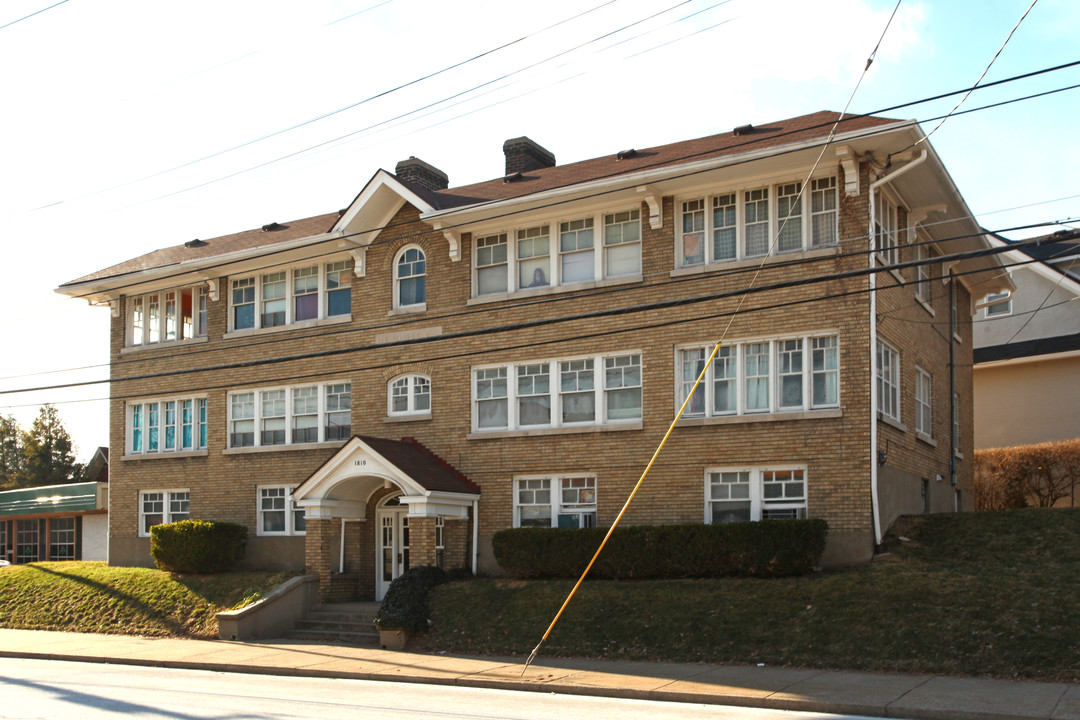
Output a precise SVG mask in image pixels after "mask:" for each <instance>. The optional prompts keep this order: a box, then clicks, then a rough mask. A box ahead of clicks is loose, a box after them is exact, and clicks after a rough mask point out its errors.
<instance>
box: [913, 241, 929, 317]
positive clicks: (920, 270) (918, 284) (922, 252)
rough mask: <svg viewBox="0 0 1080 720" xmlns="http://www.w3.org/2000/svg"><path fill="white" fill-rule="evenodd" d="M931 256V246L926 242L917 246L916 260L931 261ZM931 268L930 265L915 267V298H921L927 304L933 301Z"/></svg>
mask: <svg viewBox="0 0 1080 720" xmlns="http://www.w3.org/2000/svg"><path fill="white" fill-rule="evenodd" d="M930 255H931V250H930V246H929V245H927V244H926V243H925V242H920V243H919V244H918V245H916V246H915V259H916V260H929V259H930ZM931 277H932V276H931V273H930V266H929V265H916V266H915V297H917V298H919V299H920V300H922V301H923V302H925V303H928V302H930V301H931V299H932V297H931V293H932V290H931V287H932V285H933V283H931V282H930V280H931Z"/></svg>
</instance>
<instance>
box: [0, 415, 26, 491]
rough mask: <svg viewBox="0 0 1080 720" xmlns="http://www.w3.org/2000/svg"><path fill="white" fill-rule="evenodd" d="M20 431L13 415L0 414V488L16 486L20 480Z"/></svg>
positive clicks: (21, 464)
mask: <svg viewBox="0 0 1080 720" xmlns="http://www.w3.org/2000/svg"><path fill="white" fill-rule="evenodd" d="M21 434H22V431H21V430H20V429H19V424H18V423H17V422H15V416H14V415H8V416H6V417H3V416H0V490H8V489H10V488H14V487H18V486H19V485H20V483H21V480H22V477H21V475H22V468H23V455H22V443H21V441H20V440H21V438H20V435H21Z"/></svg>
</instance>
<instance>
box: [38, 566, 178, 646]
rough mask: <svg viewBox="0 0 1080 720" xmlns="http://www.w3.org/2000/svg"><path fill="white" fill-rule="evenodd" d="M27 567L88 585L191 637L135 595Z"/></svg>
mask: <svg viewBox="0 0 1080 720" xmlns="http://www.w3.org/2000/svg"><path fill="white" fill-rule="evenodd" d="M25 567H30V568H33V569H34V570H38V571H40V572H43V573H48V574H49V575H55V576H56V577H60V578H64V579H65V580H70V581H72V582H77V583H80V584H82V585H86V586H87V587H89V588H92V589H93V590H95V591H97V592H99V593H102V594H104V595H108V596H109V597H112V598H115V599H116V600H120V601H121V602H123V603H125V604H126V605H127V606H128V607H130V608H132V609H134V610H135V611H136V612H139V613H141V614H143V615H144V616H146V617H147V618H153V619H154V620H155V621H156V622H159V623H161V624H162V625H164V626H165V627H166V628H168V629H169V632H171V633H172V634H173V635H178V636H187V635H190V633H189V632H188V630H187V628H185V627H184V626H183V625H181V624H180V623H178V622H176V621H175V620H172V619H170V618H168V617H166V616H164V615H162V614H161V613H160V612H158V611H157V610H155V609H154V608H153V607H151V606H149V605H147V604H146V603H145V602H143V601H142V600H140V599H139V598H137V597H135V596H133V595H129V594H127V593H123V592H120V591H119V590H117V589H116V588H114V587H109V586H108V585H105V584H102V583H99V582H96V581H94V580H91V579H90V578H86V577H81V576H79V575H71V574H68V573H64V572H58V571H56V570H50V569H49V568H47V567H43V566H42V565H39V564H37V563H30V564H28V565H26V566H25Z"/></svg>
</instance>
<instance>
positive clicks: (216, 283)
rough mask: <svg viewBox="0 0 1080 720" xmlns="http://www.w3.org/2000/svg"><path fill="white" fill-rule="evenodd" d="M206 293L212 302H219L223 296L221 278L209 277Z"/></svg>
mask: <svg viewBox="0 0 1080 720" xmlns="http://www.w3.org/2000/svg"><path fill="white" fill-rule="evenodd" d="M206 290H207V292H206V294H207V296H209V298H210V301H211V302H217V301H218V299H219V298H220V297H221V280H220V279H219V278H208V279H207V281H206Z"/></svg>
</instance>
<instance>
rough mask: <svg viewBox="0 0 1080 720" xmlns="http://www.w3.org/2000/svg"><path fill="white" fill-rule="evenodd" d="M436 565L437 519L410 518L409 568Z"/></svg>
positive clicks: (411, 516)
mask: <svg viewBox="0 0 1080 720" xmlns="http://www.w3.org/2000/svg"><path fill="white" fill-rule="evenodd" d="M434 564H435V518H433V517H417V516H414V515H410V516H409V566H410V567H420V566H421V565H434Z"/></svg>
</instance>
